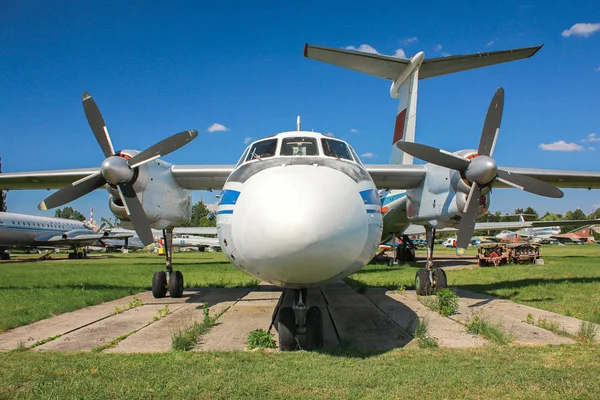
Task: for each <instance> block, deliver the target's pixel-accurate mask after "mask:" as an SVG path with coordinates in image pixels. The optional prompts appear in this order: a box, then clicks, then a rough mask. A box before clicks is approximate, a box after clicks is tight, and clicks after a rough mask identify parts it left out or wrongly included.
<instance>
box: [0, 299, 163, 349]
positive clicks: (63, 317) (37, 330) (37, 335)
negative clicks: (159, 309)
mask: <svg viewBox="0 0 600 400" xmlns="http://www.w3.org/2000/svg"><path fill="white" fill-rule="evenodd" d="M134 298H138V299H140V300H141V301H142V303H144V304H146V303H149V302H151V301H152V300H154V299H153V297H152V293H151V292H144V293H138V294H135V295H132V296H127V297H123V298H121V299H117V300H112V301H107V302H106V303H102V304H99V305H97V306H92V307H86V308H82V309H80V310H76V311H72V312H68V313H64V314H60V315H57V316H56V317H51V318H47V319H44V320H41V321H37V322H34V323H32V324H29V325H26V326H22V327H19V328H15V329H12V330H10V331H8V332H4V333H3V334H0V350H13V349H15V348H17V347H18V346H19V343H23V345H25V346H27V347H29V346H31V345H33V344H34V343H35V342H37V341H40V340H44V339H47V338H50V337H54V336H57V335H65V334H67V333H69V332H73V331H75V330H77V329H81V328H82V327H85V326H87V325H90V324H93V323H96V322H98V321H100V320H102V319H104V318H108V317H109V316H110V315H111V314H113V313H114V312H115V308H116V307H119V308H121V309H125V308H127V305H128V304H129V303H130V302H131V301H133V299H134Z"/></svg>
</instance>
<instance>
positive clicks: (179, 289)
mask: <svg viewBox="0 0 600 400" xmlns="http://www.w3.org/2000/svg"><path fill="white" fill-rule="evenodd" d="M169 294H170V295H171V297H172V298H174V299H178V298H180V297H181V296H182V295H183V274H182V273H181V271H173V272H172V273H171V276H170V277H169Z"/></svg>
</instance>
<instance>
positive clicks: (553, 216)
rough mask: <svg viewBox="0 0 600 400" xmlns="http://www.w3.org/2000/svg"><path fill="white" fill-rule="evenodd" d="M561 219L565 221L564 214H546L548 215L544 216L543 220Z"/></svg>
mask: <svg viewBox="0 0 600 400" xmlns="http://www.w3.org/2000/svg"><path fill="white" fill-rule="evenodd" d="M561 219H563V215H562V214H555V213H551V212H546V214H544V215H542V218H541V220H542V221H560V220H561Z"/></svg>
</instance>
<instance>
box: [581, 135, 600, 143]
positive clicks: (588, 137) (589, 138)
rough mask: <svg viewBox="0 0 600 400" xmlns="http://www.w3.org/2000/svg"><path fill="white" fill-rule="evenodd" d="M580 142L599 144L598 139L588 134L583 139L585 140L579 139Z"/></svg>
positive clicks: (599, 138)
mask: <svg viewBox="0 0 600 400" xmlns="http://www.w3.org/2000/svg"><path fill="white" fill-rule="evenodd" d="M581 141H582V142H600V137H598V136H596V134H595V133H590V134H589V135H587V136H586V137H585V139H581Z"/></svg>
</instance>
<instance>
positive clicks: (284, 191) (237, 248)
mask: <svg viewBox="0 0 600 400" xmlns="http://www.w3.org/2000/svg"><path fill="white" fill-rule="evenodd" d="M382 227H383V220H382V215H381V202H380V199H379V195H378V192H377V189H376V187H375V184H374V183H373V181H372V179H371V176H370V175H369V174H368V173H367V171H366V170H365V168H364V166H363V165H362V163H361V162H360V159H359V158H358V156H357V155H356V152H354V150H352V148H351V147H350V146H349V145H348V144H347V143H345V142H343V141H341V140H338V139H334V138H331V137H328V136H325V135H322V134H319V133H315V132H304V131H297V132H285V133H280V134H278V135H276V136H273V137H270V138H267V139H263V140H260V141H257V142H255V143H252V144H251V145H250V146H249V147H248V148H247V149H246V151H245V152H244V155H243V156H242V158H241V159H240V162H239V163H238V165H237V166H236V168H235V169H234V171H233V172H232V173H231V175H230V176H229V178H228V179H227V182H226V184H225V186H224V190H223V193H222V194H221V199H220V202H219V208H218V211H217V230H218V234H219V240H220V242H221V248H222V249H223V251H224V252H225V254H227V256H228V257H229V259H230V260H231V262H232V263H233V264H234V265H236V266H237V267H238V268H239V269H241V270H243V271H245V272H247V273H249V274H250V275H253V276H255V277H257V278H258V279H261V280H265V281H267V282H270V283H273V284H275V285H278V286H282V287H289V288H303V287H309V286H315V285H320V284H323V283H326V282H329V281H332V280H337V279H342V278H344V277H346V276H348V275H350V274H352V273H354V272H356V271H358V270H359V269H361V268H362V267H364V265H365V264H366V263H367V262H368V261H369V260H370V259H371V258H372V256H373V255H374V254H375V252H376V250H377V247H378V245H379V243H380V241H381V232H382Z"/></svg>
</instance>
